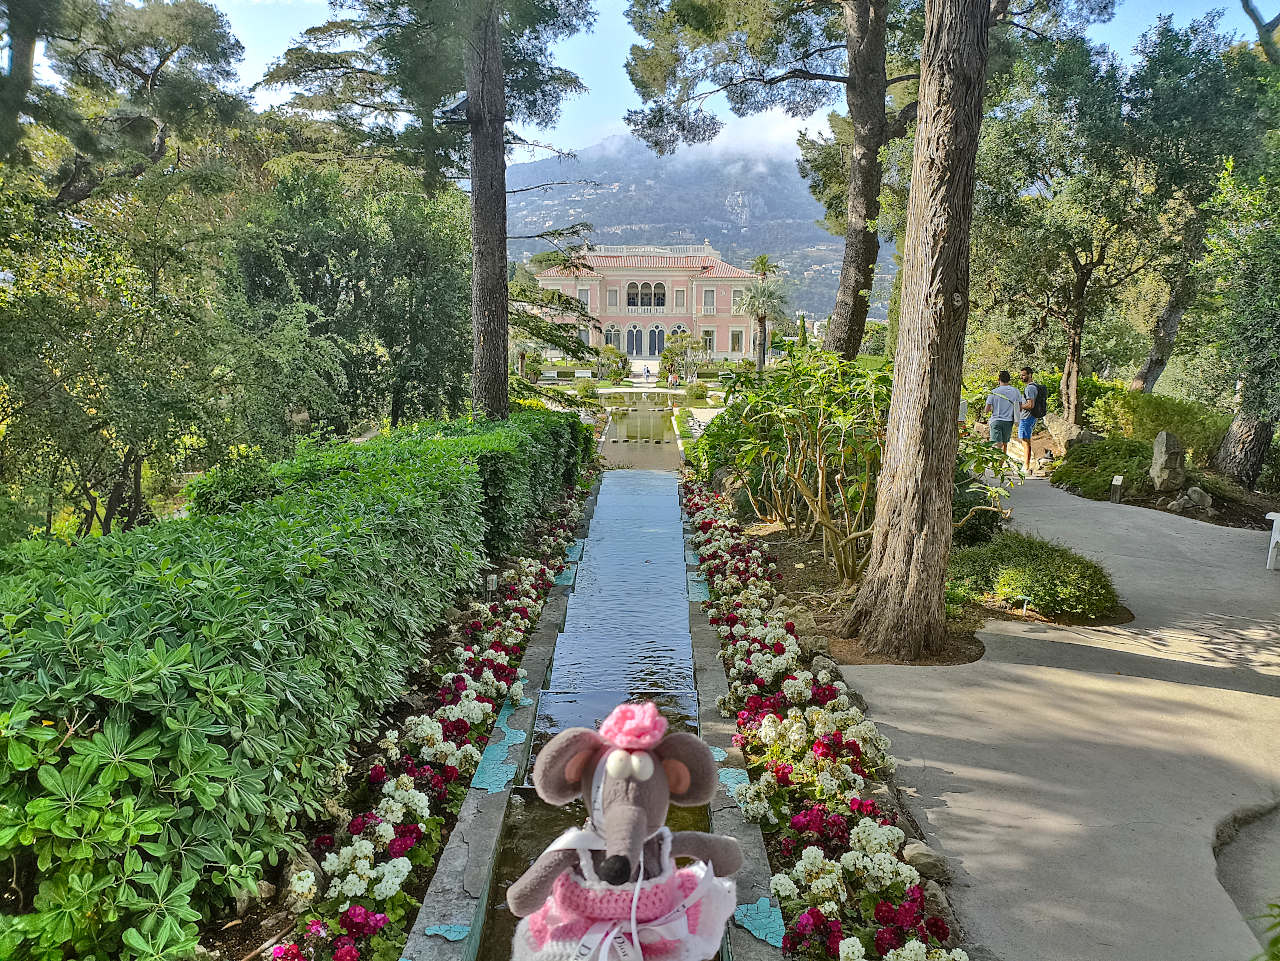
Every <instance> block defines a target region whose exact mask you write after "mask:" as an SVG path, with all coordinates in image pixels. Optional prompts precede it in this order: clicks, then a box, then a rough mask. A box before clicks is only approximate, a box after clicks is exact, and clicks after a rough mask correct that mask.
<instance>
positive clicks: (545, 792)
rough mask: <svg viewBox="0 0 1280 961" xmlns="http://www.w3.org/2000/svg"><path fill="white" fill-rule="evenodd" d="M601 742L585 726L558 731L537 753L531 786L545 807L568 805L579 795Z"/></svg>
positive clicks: (594, 733)
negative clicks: (583, 780) (545, 804)
mask: <svg viewBox="0 0 1280 961" xmlns="http://www.w3.org/2000/svg"><path fill="white" fill-rule="evenodd" d="M603 743H604V742H603V741H602V740H600V735H599V734H597V733H596V732H595V731H593V730H591V729H590V728H587V727H571V728H566V729H565V730H563V731H561V732H560V733H559V734H557V735H556V736H555V737H553V738H552V739H551V740H550V741H548V742H547V744H546V747H544V748H543V749H542V750H541V751H539V752H538V757H537V758H536V759H535V760H534V762H533V786H534V789H535V790H536V791H537V792H538V797H540V798H542V800H544V801H546V802H547V803H548V804H568V803H569V802H570V801H572V800H573V799H574V798H576V797H578V796H579V795H580V794H581V793H582V779H583V776H584V775H585V774H587V773H588V768H589V767H590V765H591V761H592V759H593V758H594V757H595V756H596V755H597V754H598V753H599V752H600V746H601V745H602V744H603Z"/></svg>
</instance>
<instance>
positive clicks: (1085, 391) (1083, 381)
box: [1015, 370, 1129, 431]
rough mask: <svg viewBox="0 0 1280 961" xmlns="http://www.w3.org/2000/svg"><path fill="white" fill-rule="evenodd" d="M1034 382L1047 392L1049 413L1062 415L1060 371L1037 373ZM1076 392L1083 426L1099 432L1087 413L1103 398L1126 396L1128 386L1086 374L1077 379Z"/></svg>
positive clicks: (1119, 381) (1046, 398)
mask: <svg viewBox="0 0 1280 961" xmlns="http://www.w3.org/2000/svg"><path fill="white" fill-rule="evenodd" d="M1035 380H1036V383H1037V384H1040V385H1041V386H1043V387H1044V388H1045V390H1046V391H1047V396H1046V397H1045V400H1046V402H1047V403H1048V405H1049V413H1051V414H1059V415H1060V414H1061V413H1062V392H1061V388H1060V385H1061V383H1062V371H1061V370H1045V371H1037V372H1036V375H1035ZM1015 386H1017V385H1015ZM1077 390H1078V391H1079V394H1080V409H1081V410H1082V411H1083V412H1084V421H1085V426H1086V427H1091V428H1093V429H1094V430H1099V431H1100V430H1101V428H1099V427H1098V425H1096V424H1095V423H1093V421H1092V420H1091V419H1090V417H1089V411H1090V410H1091V408H1092V407H1093V405H1094V404H1096V403H1097V402H1098V401H1099V400H1101V399H1102V398H1103V397H1111V396H1114V395H1116V394H1127V393H1128V392H1129V385H1128V384H1127V383H1125V382H1124V381H1122V380H1103V379H1102V378H1100V377H1098V376H1097V375H1095V374H1088V375H1086V376H1084V377H1081V378H1080V379H1079V381H1078V382H1077Z"/></svg>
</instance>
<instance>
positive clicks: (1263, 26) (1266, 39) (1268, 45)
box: [1240, 0, 1280, 66]
mask: <svg viewBox="0 0 1280 961" xmlns="http://www.w3.org/2000/svg"><path fill="white" fill-rule="evenodd" d="M1240 3H1241V5H1243V7H1244V12H1245V13H1246V14H1247V15H1248V17H1249V19H1250V20H1252V21H1253V26H1254V29H1255V30H1257V31H1258V43H1259V45H1260V46H1261V47H1262V52H1263V53H1264V54H1266V57H1267V60H1268V61H1270V62H1271V63H1273V64H1275V65H1276V66H1280V47H1277V46H1276V38H1275V32H1276V27H1277V26H1280V16H1277V17H1276V18H1275V19H1274V20H1270V21H1265V22H1264V21H1263V19H1262V14H1260V13H1258V8H1257V7H1255V6H1254V5H1253V2H1252V0H1240Z"/></svg>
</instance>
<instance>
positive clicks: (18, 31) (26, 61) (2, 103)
mask: <svg viewBox="0 0 1280 961" xmlns="http://www.w3.org/2000/svg"><path fill="white" fill-rule="evenodd" d="M43 2H44V0H34V2H33V0H26V2H23V0H17V2H14V0H10V3H9V4H8V12H9V22H8V24H7V25H6V27H7V29H6V31H5V32H6V33H8V35H9V70H8V72H7V73H6V74H5V76H4V78H3V84H2V85H0V158H8V157H11V156H13V154H14V152H15V151H16V150H17V149H18V144H19V143H20V142H21V141H22V108H23V105H24V104H25V103H26V100H27V94H29V93H30V92H31V78H32V72H33V70H34V67H35V62H36V39H37V37H38V35H39V31H40V21H41V19H42V15H43V14H42V5H43Z"/></svg>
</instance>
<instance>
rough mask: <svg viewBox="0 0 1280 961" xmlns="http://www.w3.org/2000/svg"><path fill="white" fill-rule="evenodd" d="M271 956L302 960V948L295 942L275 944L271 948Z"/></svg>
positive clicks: (287, 959)
mask: <svg viewBox="0 0 1280 961" xmlns="http://www.w3.org/2000/svg"><path fill="white" fill-rule="evenodd" d="M271 956H272V957H273V958H283V959H284V961H302V950H301V949H300V948H299V947H298V946H297V945H296V944H277V945H276V946H275V947H274V948H272V949H271Z"/></svg>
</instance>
